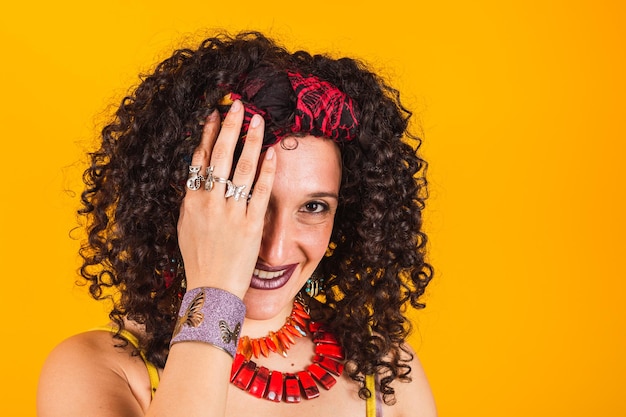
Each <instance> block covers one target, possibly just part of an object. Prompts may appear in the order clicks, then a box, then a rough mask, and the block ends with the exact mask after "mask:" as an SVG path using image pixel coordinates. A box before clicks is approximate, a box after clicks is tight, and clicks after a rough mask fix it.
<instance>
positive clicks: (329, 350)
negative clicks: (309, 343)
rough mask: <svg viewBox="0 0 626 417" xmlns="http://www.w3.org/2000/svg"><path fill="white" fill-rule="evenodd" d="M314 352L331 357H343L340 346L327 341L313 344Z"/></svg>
mask: <svg viewBox="0 0 626 417" xmlns="http://www.w3.org/2000/svg"><path fill="white" fill-rule="evenodd" d="M315 353H317V354H318V355H324V356H328V357H331V358H333V359H339V360H341V359H343V349H341V346H337V345H330V344H328V343H322V344H319V345H315Z"/></svg>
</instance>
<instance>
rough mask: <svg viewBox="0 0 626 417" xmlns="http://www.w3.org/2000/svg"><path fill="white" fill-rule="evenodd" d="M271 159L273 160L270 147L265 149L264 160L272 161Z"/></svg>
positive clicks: (272, 149)
mask: <svg viewBox="0 0 626 417" xmlns="http://www.w3.org/2000/svg"><path fill="white" fill-rule="evenodd" d="M272 158H274V148H272V147H271V146H270V147H269V148H267V151H266V152H265V159H266V160H268V161H270V160H272Z"/></svg>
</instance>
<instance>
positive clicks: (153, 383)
mask: <svg viewBox="0 0 626 417" xmlns="http://www.w3.org/2000/svg"><path fill="white" fill-rule="evenodd" d="M93 330H104V331H107V332H111V333H117V329H115V328H114V327H111V326H99V327H96V328H94V329H93ZM120 336H122V337H123V338H124V339H126V340H128V342H129V343H130V344H131V345H133V346H134V347H135V348H137V349H139V339H137V336H135V335H134V334H132V333H131V332H129V331H128V330H126V329H124V330H122V331H121V332H120ZM139 356H141V359H142V360H143V363H144V364H145V365H146V369H147V370H148V377H149V378H150V395H151V396H152V398H154V393H155V392H156V390H157V387H158V386H159V371H158V370H157V367H156V366H154V364H153V363H152V362H150V361H149V360H148V358H146V354H145V353H144V352H143V350H139Z"/></svg>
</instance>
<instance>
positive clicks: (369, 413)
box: [94, 326, 382, 417]
mask: <svg viewBox="0 0 626 417" xmlns="http://www.w3.org/2000/svg"><path fill="white" fill-rule="evenodd" d="M94 330H104V331H108V332H111V333H116V330H115V329H114V328H113V327H110V326H100V327H96V328H95V329H94ZM120 336H122V337H123V338H124V339H126V340H128V342H129V343H130V344H131V345H133V346H134V347H135V348H137V349H138V350H139V355H140V356H141V359H142V360H143V363H144V364H146V369H147V370H148V377H149V378H150V389H151V392H150V394H151V395H152V398H154V393H155V392H156V390H157V388H158V386H159V372H158V370H157V367H156V366H154V364H153V363H152V362H150V361H149V360H148V358H146V354H145V353H144V352H143V351H142V350H141V349H139V340H138V339H137V336H135V335H134V334H132V333H131V332H129V331H128V330H122V331H121V332H120ZM365 386H366V387H367V389H369V390H370V392H371V393H372V395H370V397H369V398H368V399H367V400H366V402H365V415H366V417H382V413H380V414H377V412H376V411H377V410H376V406H377V404H376V403H377V400H376V379H375V378H374V375H366V376H365Z"/></svg>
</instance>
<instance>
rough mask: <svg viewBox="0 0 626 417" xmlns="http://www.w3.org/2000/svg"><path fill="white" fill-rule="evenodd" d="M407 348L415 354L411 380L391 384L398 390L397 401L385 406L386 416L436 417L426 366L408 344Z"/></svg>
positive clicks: (384, 413) (412, 361) (411, 363)
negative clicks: (425, 370)
mask: <svg viewBox="0 0 626 417" xmlns="http://www.w3.org/2000/svg"><path fill="white" fill-rule="evenodd" d="M406 348H407V349H408V350H409V351H410V352H411V354H412V355H413V359H412V360H411V362H410V363H409V365H410V366H411V375H410V376H411V381H410V382H401V381H398V380H395V381H394V382H393V383H392V384H391V386H392V387H393V388H394V390H395V392H396V403H395V404H394V405H392V406H384V412H383V415H384V416H385V417H389V416H391V417H436V416H437V409H436V407H435V400H434V398H433V394H432V391H431V389H430V385H429V384H428V379H427V378H426V374H425V373H424V368H423V367H422V364H421V362H420V360H419V358H418V357H417V354H416V353H415V351H414V350H413V349H412V348H411V347H410V346H408V345H406Z"/></svg>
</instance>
